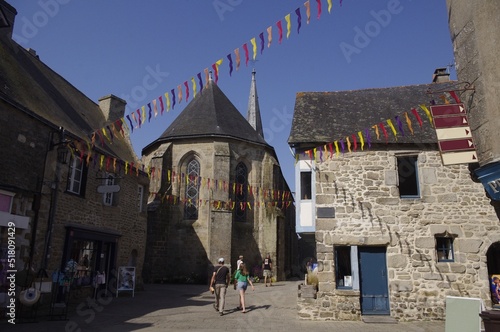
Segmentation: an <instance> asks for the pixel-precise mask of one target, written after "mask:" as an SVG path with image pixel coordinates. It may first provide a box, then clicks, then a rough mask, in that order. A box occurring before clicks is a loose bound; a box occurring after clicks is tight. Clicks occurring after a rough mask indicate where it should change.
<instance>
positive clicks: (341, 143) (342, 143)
mask: <svg viewBox="0 0 500 332" xmlns="http://www.w3.org/2000/svg"><path fill="white" fill-rule="evenodd" d="M340 148H341V149H342V154H343V153H344V151H345V147H344V141H343V140H340Z"/></svg>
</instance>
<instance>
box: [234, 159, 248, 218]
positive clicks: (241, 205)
mask: <svg viewBox="0 0 500 332" xmlns="http://www.w3.org/2000/svg"><path fill="white" fill-rule="evenodd" d="M235 183H236V186H235V190H236V193H235V203H236V204H235V208H234V210H235V212H234V218H235V220H236V221H246V220H247V208H248V205H247V201H248V169H247V166H246V165H245V164H244V163H241V162H240V163H238V165H236V181H235Z"/></svg>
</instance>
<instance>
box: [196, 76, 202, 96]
mask: <svg viewBox="0 0 500 332" xmlns="http://www.w3.org/2000/svg"><path fill="white" fill-rule="evenodd" d="M196 76H198V83H199V84H200V93H201V92H202V91H203V81H202V80H201V73H198V74H196Z"/></svg>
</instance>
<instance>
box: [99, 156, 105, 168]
mask: <svg viewBox="0 0 500 332" xmlns="http://www.w3.org/2000/svg"><path fill="white" fill-rule="evenodd" d="M103 164H104V155H103V154H101V162H100V163H99V165H100V168H101V169H102V165H103Z"/></svg>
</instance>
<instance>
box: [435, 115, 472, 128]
mask: <svg viewBox="0 0 500 332" xmlns="http://www.w3.org/2000/svg"><path fill="white" fill-rule="evenodd" d="M468 125H469V121H468V120H467V117H466V116H465V115H458V116H446V117H442V118H434V127H436V129H438V128H452V127H461V126H468Z"/></svg>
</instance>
